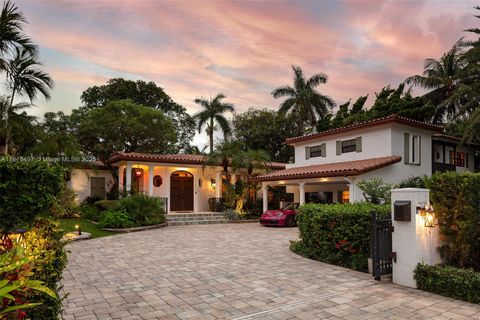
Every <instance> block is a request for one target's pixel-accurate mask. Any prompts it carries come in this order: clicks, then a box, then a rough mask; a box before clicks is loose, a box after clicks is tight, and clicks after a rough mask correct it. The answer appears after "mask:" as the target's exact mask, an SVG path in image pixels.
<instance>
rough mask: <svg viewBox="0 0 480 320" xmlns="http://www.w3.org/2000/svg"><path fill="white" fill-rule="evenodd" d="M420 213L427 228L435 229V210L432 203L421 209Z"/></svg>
mask: <svg viewBox="0 0 480 320" xmlns="http://www.w3.org/2000/svg"><path fill="white" fill-rule="evenodd" d="M418 213H419V214H420V216H421V217H422V218H423V222H424V225H425V227H428V228H433V227H435V210H434V209H433V206H432V205H431V204H430V202H427V203H426V204H425V206H424V207H423V208H420V209H419V211H418Z"/></svg>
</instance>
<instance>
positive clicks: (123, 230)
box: [100, 222, 168, 233]
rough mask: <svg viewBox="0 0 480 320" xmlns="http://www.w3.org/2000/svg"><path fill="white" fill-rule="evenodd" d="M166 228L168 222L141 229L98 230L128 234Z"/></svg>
mask: <svg viewBox="0 0 480 320" xmlns="http://www.w3.org/2000/svg"><path fill="white" fill-rule="evenodd" d="M166 226H168V222H163V223H160V224H154V225H152V226H143V227H135V228H119V229H116V228H100V229H101V230H104V231H111V232H124V233H128V232H137V231H144V230H150V229H157V228H163V227H166Z"/></svg>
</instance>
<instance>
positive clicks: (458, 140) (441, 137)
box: [433, 133, 480, 147]
mask: <svg viewBox="0 0 480 320" xmlns="http://www.w3.org/2000/svg"><path fill="white" fill-rule="evenodd" d="M433 140H449V141H455V142H456V143H458V144H461V143H462V142H463V138H462V137H456V136H450V135H448V134H444V133H436V134H434V135H433ZM463 144H465V145H467V146H473V147H478V146H480V145H479V144H476V143H469V142H463Z"/></svg>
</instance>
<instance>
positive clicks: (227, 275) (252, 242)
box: [63, 224, 480, 320]
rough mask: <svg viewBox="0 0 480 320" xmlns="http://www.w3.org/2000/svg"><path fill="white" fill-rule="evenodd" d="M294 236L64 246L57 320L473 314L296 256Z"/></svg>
mask: <svg viewBox="0 0 480 320" xmlns="http://www.w3.org/2000/svg"><path fill="white" fill-rule="evenodd" d="M297 237H298V231H297V229H296V228H294V229H277V228H264V227H260V226H259V225H257V224H228V225H192V226H178V227H167V228H161V229H156V230H150V231H143V232H137V233H130V234H123V235H117V236H111V237H105V238H99V239H94V240H88V241H83V242H75V243H72V244H70V245H69V246H68V249H69V250H70V251H71V252H70V254H69V263H68V266H67V269H66V271H65V273H64V281H63V284H64V290H65V292H69V293H70V294H69V296H68V297H67V299H66V300H65V304H64V306H65V311H64V315H65V319H67V320H71V319H75V320H87V319H125V320H126V319H207V320H208V319H438V320H440V319H480V306H478V305H473V304H469V303H466V302H461V301H457V300H453V299H449V298H444V297H441V296H437V295H434V294H430V293H426V292H422V291H419V290H414V289H409V288H405V287H401V286H397V285H393V284H391V283H388V282H378V281H374V280H372V277H371V276H370V275H368V274H365V273H360V272H355V271H352V270H348V269H345V268H341V267H336V266H332V265H328V264H324V263H321V262H317V261H313V260H308V259H305V258H302V257H300V256H298V255H296V254H294V253H292V252H290V250H289V248H288V247H289V241H290V240H294V239H296V238H297ZM399 258H400V257H399Z"/></svg>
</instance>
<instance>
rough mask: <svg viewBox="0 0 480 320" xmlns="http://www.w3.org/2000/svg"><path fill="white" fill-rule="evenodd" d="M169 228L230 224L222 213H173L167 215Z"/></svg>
mask: <svg viewBox="0 0 480 320" xmlns="http://www.w3.org/2000/svg"><path fill="white" fill-rule="evenodd" d="M166 218H167V222H168V225H169V226H182V225H190V224H214V223H229V222H230V221H229V220H228V219H226V218H225V216H224V215H223V213H222V212H196V213H193V212H192V213H180V212H173V213H169V214H167V215H166Z"/></svg>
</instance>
